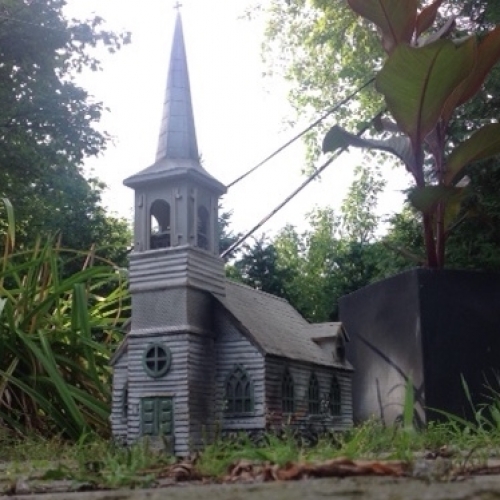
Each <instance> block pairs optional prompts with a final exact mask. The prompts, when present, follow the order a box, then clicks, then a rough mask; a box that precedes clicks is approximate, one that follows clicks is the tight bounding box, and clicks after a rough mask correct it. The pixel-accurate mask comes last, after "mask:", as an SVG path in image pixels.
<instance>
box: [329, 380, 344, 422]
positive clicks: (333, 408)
mask: <svg viewBox="0 0 500 500" xmlns="http://www.w3.org/2000/svg"><path fill="white" fill-rule="evenodd" d="M330 413H331V414H332V415H333V416H334V417H338V416H339V415H341V414H342V391H341V388H340V384H339V380H338V378H337V377H336V376H335V375H334V376H333V378H332V384H331V386H330Z"/></svg>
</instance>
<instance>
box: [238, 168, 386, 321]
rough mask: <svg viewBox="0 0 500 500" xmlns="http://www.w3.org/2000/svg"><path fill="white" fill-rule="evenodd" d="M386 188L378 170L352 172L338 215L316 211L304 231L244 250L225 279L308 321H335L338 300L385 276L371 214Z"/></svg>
mask: <svg viewBox="0 0 500 500" xmlns="http://www.w3.org/2000/svg"><path fill="white" fill-rule="evenodd" d="M384 185H385V183H384V181H383V180H382V179H381V175H380V172H379V171H378V170H377V169H367V168H358V169H356V178H355V181H354V182H353V184H352V185H351V188H350V189H349V192H348V195H347V196H346V198H345V200H344V201H343V203H342V206H341V209H340V211H339V213H336V212H335V211H334V210H332V209H331V208H318V209H316V210H315V211H313V212H312V213H311V214H310V215H309V226H310V228H309V229H307V230H306V231H303V232H300V233H299V232H298V231H297V229H296V228H295V227H293V226H291V225H289V226H286V227H285V228H283V229H282V230H281V231H280V232H279V233H278V235H277V236H276V237H275V238H274V239H273V240H269V239H265V238H261V239H260V240H256V241H255V243H254V244H253V245H247V246H246V247H245V248H244V252H243V255H242V256H241V257H239V258H238V259H237V260H236V262H235V264H234V267H232V268H230V272H229V276H230V277H232V278H233V279H234V278H236V279H239V280H240V281H242V282H244V283H246V284H248V285H250V286H253V287H255V288H259V289H262V290H263V291H265V292H269V293H272V294H274V295H278V296H280V297H283V298H286V299H287V300H288V301H289V302H290V303H291V304H292V305H293V306H294V307H295V308H296V309H297V310H298V311H299V312H300V313H301V314H302V315H303V316H304V317H305V318H307V319H308V320H310V321H312V322H320V321H329V320H330V321H331V320H336V319H338V304H337V302H338V299H339V298H340V297H341V296H343V295H345V294H347V293H350V292H353V291H355V290H357V289H359V288H361V287H362V286H365V285H367V284H369V283H371V282H373V281H374V280H376V279H377V278H378V277H380V276H381V275H382V273H383V267H382V266H381V265H380V263H381V262H385V260H384V259H381V254H383V253H384V252H386V250H385V247H384V246H383V245H381V244H380V243H379V242H377V241H376V229H377V226H378V217H377V215H376V213H375V211H376V208H377V200H378V195H379V194H380V192H381V190H382V189H383V187H384Z"/></svg>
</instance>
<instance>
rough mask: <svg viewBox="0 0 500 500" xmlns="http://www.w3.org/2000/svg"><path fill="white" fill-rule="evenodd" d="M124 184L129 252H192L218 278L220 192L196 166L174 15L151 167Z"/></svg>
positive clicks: (186, 79)
mask: <svg viewBox="0 0 500 500" xmlns="http://www.w3.org/2000/svg"><path fill="white" fill-rule="evenodd" d="M124 184H125V185H126V186H128V187H131V188H133V189H134V190H135V200H136V203H135V223H134V235H135V244H134V247H135V252H139V253H140V252H148V251H149V250H159V249H167V250H172V249H174V248H178V249H180V248H181V247H182V248H184V250H185V252H188V253H192V251H191V250H192V249H194V248H195V249H196V250H197V251H203V252H202V254H200V255H203V258H204V260H205V261H207V262H211V261H212V260H211V259H213V258H215V260H216V261H217V264H216V267H217V273H216V274H217V276H219V274H220V273H219V267H221V266H223V263H222V261H220V262H219V234H218V228H217V226H218V205H219V198H220V196H221V195H223V194H224V193H225V192H226V187H225V186H224V185H223V184H222V183H220V182H219V181H218V180H217V179H215V178H214V177H212V176H211V175H210V174H209V173H208V172H207V171H206V170H205V169H204V168H203V167H202V165H201V163H200V158H199V155H198V146H197V142H196V130H195V126H194V117H193V106H192V102H191V89H190V85H189V74H188V65H187V58H186V47H185V44H184V36H183V32H182V20H181V17H180V14H179V12H178V13H177V19H176V21H175V30H174V38H173V43H172V48H171V55H170V63H169V70H168V78H167V88H166V92H165V102H164V105H163V118H162V123H161V129H160V137H159V141H158V150H157V153H156V161H155V163H154V164H153V165H151V166H150V167H147V168H145V169H143V170H141V171H140V172H138V173H137V174H135V175H132V176H131V177H129V178H128V179H125V181H124ZM188 247H189V248H188ZM165 255H167V254H165ZM156 257H157V258H158V259H160V260H161V258H162V257H161V255H160V254H158V255H157V256H156ZM221 263H222V264H221ZM188 271H189V272H191V271H192V269H188ZM217 279H219V278H218V277H217ZM219 288H220V287H219Z"/></svg>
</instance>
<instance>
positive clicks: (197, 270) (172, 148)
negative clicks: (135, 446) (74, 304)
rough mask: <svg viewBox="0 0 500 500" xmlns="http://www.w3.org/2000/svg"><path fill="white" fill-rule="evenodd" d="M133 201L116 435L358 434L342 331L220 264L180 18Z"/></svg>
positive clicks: (175, 447)
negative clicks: (151, 151)
mask: <svg viewBox="0 0 500 500" xmlns="http://www.w3.org/2000/svg"><path fill="white" fill-rule="evenodd" d="M124 183H125V185H126V186H128V187H130V188H132V189H133V190H134V192H135V226H134V249H133V252H132V253H131V256H130V272H129V278H130V291H131V295H132V318H131V324H130V330H129V331H128V333H127V335H126V338H125V340H124V341H123V343H122V344H121V345H120V346H119V348H118V349H117V351H116V353H115V355H114V357H113V359H112V361H111V362H112V367H113V404H112V414H111V422H112V430H113V435H114V437H115V438H116V439H118V440H121V441H124V442H127V443H129V444H130V443H133V442H135V441H137V440H138V439H140V438H143V437H147V438H148V439H150V440H151V441H152V442H155V443H156V444H158V445H159V446H165V447H167V448H168V449H169V451H171V452H172V453H175V454H176V455H180V456H182V455H187V454H189V453H190V452H191V451H193V450H196V449H199V448H200V447H201V446H202V445H203V444H205V443H206V442H207V440H208V441H209V440H210V439H212V438H213V436H214V433H215V431H216V429H218V430H221V431H222V432H229V431H248V432H261V431H265V430H272V429H276V428H282V427H285V426H290V427H294V428H297V429H300V428H301V427H307V428H313V429H317V430H319V431H321V430H342V429H346V428H348V427H350V426H351V425H352V404H351V399H352V398H351V376H352V367H351V365H350V364H349V363H348V362H347V361H346V359H345V346H344V343H345V342H346V341H347V340H348V339H347V336H346V333H345V332H344V330H343V328H342V326H341V325H340V324H339V323H322V324H310V323H308V322H307V321H306V320H305V319H304V318H303V317H302V316H301V315H300V314H299V313H298V312H297V311H296V310H295V309H294V308H293V307H292V306H291V305H290V304H289V303H288V302H287V301H285V300H283V299H281V298H278V297H275V296H272V295H269V294H267V293H264V292H262V291H259V290H255V289H253V288H250V287H248V286H245V285H242V284H239V283H235V282H232V281H228V280H226V278H225V274H224V261H223V260H222V259H221V258H220V257H219V245H218V228H217V221H218V206H219V198H220V197H221V196H222V195H223V194H224V193H225V192H226V188H225V186H224V185H223V184H222V183H220V182H219V181H218V180H217V179H215V178H214V177H212V176H211V175H210V174H209V173H208V172H207V171H206V170H205V169H204V168H203V167H202V165H201V163H200V159H199V153H198V146H197V140H196V130H195V125H194V117H193V109H192V103H191V91H190V85H189V76H188V67H187V59H186V50H185V45H184V37H183V31H182V21H181V17H180V14H179V13H178V14H177V19H176V25H175V32H174V38H173V45H172V49H171V58H170V66H169V71H168V82H167V89H166V97H165V103H164V110H163V119H162V124H161V131H160V136H159V141H158V150H157V153H156V161H155V163H154V164H153V165H151V166H150V167H148V168H146V169H144V170H141V171H140V172H138V173H137V174H135V175H133V176H131V177H129V178H128V179H126V180H125V181H124Z"/></svg>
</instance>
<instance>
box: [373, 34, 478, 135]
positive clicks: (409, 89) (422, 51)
mask: <svg viewBox="0 0 500 500" xmlns="http://www.w3.org/2000/svg"><path fill="white" fill-rule="evenodd" d="M475 53H476V40H475V38H472V37H471V38H470V39H469V40H467V42H465V43H463V44H461V45H460V46H458V47H457V46H456V45H455V44H454V43H453V42H450V41H448V40H439V41H437V42H435V43H433V44H430V45H426V46H425V47H419V48H415V47H410V46H409V45H405V44H403V45H399V46H398V47H397V48H396V49H395V50H394V52H393V53H392V55H391V56H390V57H389V58H388V60H387V61H386V63H385V65H384V67H383V68H382V70H381V71H380V73H379V74H378V75H377V79H376V86H377V89H378V90H379V91H380V92H381V93H382V94H383V95H384V96H385V100H386V103H387V107H388V109H389V111H390V112H391V113H392V115H393V116H394V118H395V119H396V122H397V123H398V125H399V126H400V127H401V129H402V130H403V131H404V132H405V133H406V134H408V135H409V136H410V139H411V140H412V143H413V144H415V145H421V144H422V141H423V139H424V138H425V136H426V135H427V134H428V133H429V132H430V131H431V130H432V129H433V128H434V127H435V126H436V124H437V122H438V120H439V117H440V115H441V111H442V108H443V106H444V104H445V102H446V100H447V99H448V98H449V96H450V94H451V93H452V92H453V90H454V89H455V88H456V87H457V86H458V85H459V84H460V83H461V82H462V81H463V80H464V79H465V78H466V77H467V76H468V75H469V73H470V71H472V69H473V67H474V61H475Z"/></svg>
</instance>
